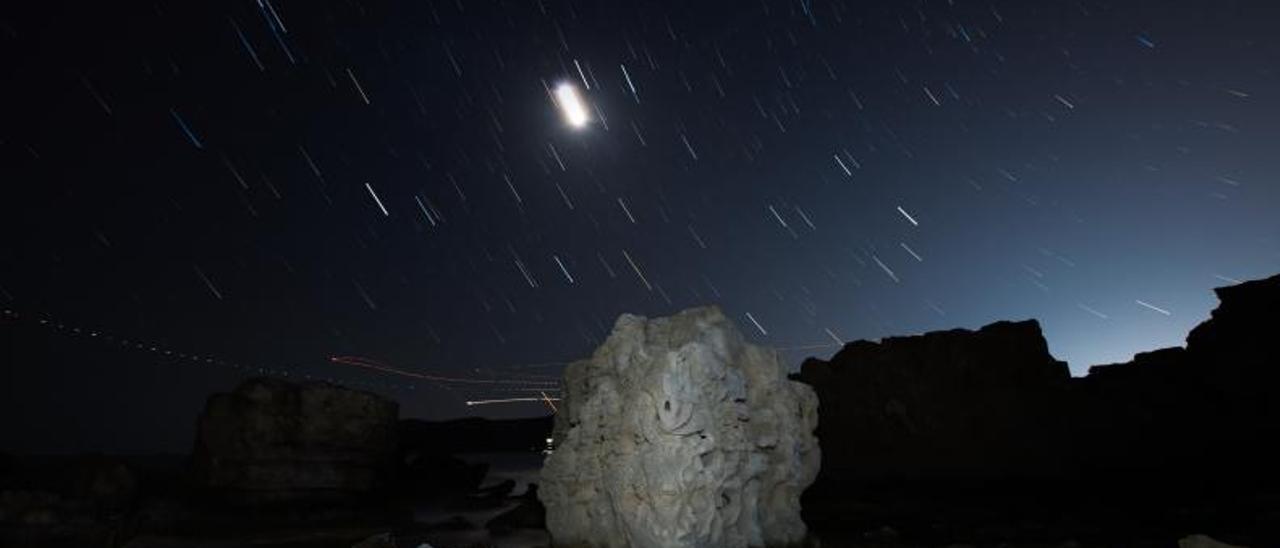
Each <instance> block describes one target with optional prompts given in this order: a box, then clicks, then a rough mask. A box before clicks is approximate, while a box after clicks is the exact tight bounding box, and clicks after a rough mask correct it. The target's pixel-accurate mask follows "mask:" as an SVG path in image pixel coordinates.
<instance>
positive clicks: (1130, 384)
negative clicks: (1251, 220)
mask: <svg viewBox="0 0 1280 548" xmlns="http://www.w3.org/2000/svg"><path fill="white" fill-rule="evenodd" d="M1214 291H1215V293H1217V295H1218V300H1219V303H1220V304H1219V305H1218V307H1217V308H1216V309H1215V310H1213V312H1212V314H1211V316H1210V318H1209V319H1208V320H1207V321H1205V322H1203V323H1201V324H1200V325H1198V326H1196V327H1195V328H1194V329H1192V330H1191V333H1190V334H1189V335H1188V336H1187V344H1186V347H1185V348H1183V347H1174V348H1165V349H1161V350H1156V351H1152V352H1145V353H1141V354H1137V355H1135V356H1134V358H1133V360H1131V361H1129V362H1125V363H1119V364H1110V365H1101V366H1094V367H1092V368H1090V369H1089V374H1088V375H1087V376H1085V377H1083V378H1080V379H1075V380H1074V381H1073V385H1074V386H1073V389H1074V390H1073V392H1074V393H1073V404H1074V407H1073V408H1072V409H1070V410H1068V412H1071V413H1073V414H1074V416H1075V417H1076V420H1077V421H1078V429H1077V432H1075V435H1076V438H1077V440H1078V444H1079V446H1080V449H1081V451H1080V452H1079V453H1080V454H1079V455H1078V457H1079V459H1080V461H1081V463H1082V467H1083V468H1084V469H1085V471H1086V472H1088V473H1093V474H1098V473H1101V474H1108V475H1113V476H1127V477H1132V476H1134V475H1144V476H1155V477H1168V476H1171V475H1176V476H1177V477H1178V478H1179V479H1180V481H1181V482H1183V483H1187V482H1199V483H1201V484H1205V485H1211V484H1216V483H1220V482H1222V481H1238V480H1246V481H1248V482H1249V483H1251V484H1254V485H1258V484H1260V483H1270V484H1275V483H1276V481H1277V476H1280V473H1278V470H1277V468H1276V464H1275V463H1276V462H1280V450H1277V448H1276V445H1277V444H1276V443H1275V442H1274V440H1276V439H1280V438H1277V436H1278V435H1280V403H1278V402H1277V400H1276V397H1275V391H1276V388H1277V386H1280V275H1277V276H1272V277H1270V278H1267V279H1264V280H1256V281H1250V282H1245V283H1241V284H1238V285H1234V286H1229V287H1221V288H1217V289H1215V290H1214Z"/></svg>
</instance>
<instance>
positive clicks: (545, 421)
mask: <svg viewBox="0 0 1280 548" xmlns="http://www.w3.org/2000/svg"><path fill="white" fill-rule="evenodd" d="M552 417H553V416H552V415H547V416H545V417H535V418H529V419H508V420H489V419H482V418H478V417H469V418H465V419H457V420H450V421H440V422H433V421H422V420H415V419H405V420H402V421H400V426H399V431H400V434H399V436H400V445H401V446H402V447H403V448H404V449H405V450H410V451H418V452H421V453H434V454H444V455H456V454H459V453H492V452H501V451H535V452H536V451H541V450H542V449H544V448H545V447H546V439H547V438H548V437H550V436H551V424H552Z"/></svg>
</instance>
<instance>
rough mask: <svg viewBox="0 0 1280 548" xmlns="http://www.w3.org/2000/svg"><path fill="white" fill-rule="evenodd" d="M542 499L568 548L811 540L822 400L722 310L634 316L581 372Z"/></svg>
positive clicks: (550, 524)
mask: <svg viewBox="0 0 1280 548" xmlns="http://www.w3.org/2000/svg"><path fill="white" fill-rule="evenodd" d="M564 397H565V399H564V401H563V402H562V404H561V406H560V413H559V414H558V415H557V417H556V429H555V432H556V433H555V441H556V444H557V448H556V450H555V452H553V453H552V454H551V455H550V456H549V457H548V458H547V461H546V464H545V465H544V467H543V470H542V490H541V491H540V498H541V499H542V502H543V503H544V504H545V505H546V509H547V528H548V529H549V530H550V532H551V536H552V539H553V541H554V542H555V545H556V546H560V547H564V546H575V547H576V546H591V547H607V548H621V547H634V548H648V547H664V548H665V547H711V546H714V547H746V546H781V545H787V544H795V543H798V542H801V541H802V540H803V539H804V536H805V525H804V522H802V521H801V520H800V502H799V498H800V494H801V492H802V491H803V490H804V489H805V487H807V486H808V485H809V484H810V483H812V482H813V479H814V477H815V476H816V474H817V472H818V464H819V461H820V456H819V450H818V445H817V440H816V438H815V437H814V436H813V430H814V428H815V427H816V426H817V420H818V415H817V398H816V396H815V395H814V393H813V391H812V390H811V389H810V388H809V387H808V386H805V385H803V384H800V383H796V382H792V381H789V380H787V379H786V376H785V373H784V371H783V368H782V366H781V365H780V364H779V361H778V357H777V355H776V354H775V353H774V352H773V351H771V350H769V349H766V348H762V347H759V346H755V345H752V344H748V343H747V342H745V341H744V339H743V337H742V333H741V332H740V331H738V329H737V328H736V327H735V326H734V325H733V323H732V322H730V321H729V320H728V319H727V318H725V316H724V315H723V314H722V313H721V312H720V310H719V309H718V308H714V307H705V308H694V309H690V310H686V311H684V312H681V313H679V314H677V315H675V316H671V317H668V318H656V319H647V318H643V317H639V316H632V315H623V316H621V317H620V318H618V321H617V323H616V324H615V325H614V328H613V333H612V334H610V336H609V338H608V340H606V341H605V343H604V345H602V346H601V347H600V348H599V349H597V350H596V352H595V354H594V355H593V356H592V357H591V359H589V360H584V361H579V362H576V363H574V364H572V365H570V366H569V367H568V368H567V369H566V371H565V376H564Z"/></svg>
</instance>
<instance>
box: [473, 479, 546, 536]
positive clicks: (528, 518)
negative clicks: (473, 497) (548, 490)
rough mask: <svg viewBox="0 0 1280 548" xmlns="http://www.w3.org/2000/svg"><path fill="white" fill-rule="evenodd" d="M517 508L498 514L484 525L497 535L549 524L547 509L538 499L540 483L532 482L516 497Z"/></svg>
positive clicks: (539, 527) (538, 527) (540, 527)
mask: <svg viewBox="0 0 1280 548" xmlns="http://www.w3.org/2000/svg"><path fill="white" fill-rule="evenodd" d="M516 500H518V501H519V504H517V505H516V507H515V508H512V509H510V510H507V511H506V512H503V513H501V514H498V515H497V516H495V517H494V518H493V519H491V520H489V521H487V522H485V524H484V527H485V529H488V530H489V532H490V533H493V534H494V535H497V536H503V535H509V534H511V533H512V532H513V531H515V530H517V529H542V528H544V527H546V526H547V509H546V507H545V506H543V505H542V501H540V500H538V484H536V483H530V484H529V488H528V489H527V490H526V491H525V492H524V494H522V495H520V496H519V497H516Z"/></svg>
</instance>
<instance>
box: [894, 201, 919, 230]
mask: <svg viewBox="0 0 1280 548" xmlns="http://www.w3.org/2000/svg"><path fill="white" fill-rule="evenodd" d="M898 213H901V214H902V216H903V217H906V218H907V221H909V222H911V225H912V226H920V223H917V222H916V219H915V217H912V216H911V214H910V213H907V210H905V209H902V206H898Z"/></svg>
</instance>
